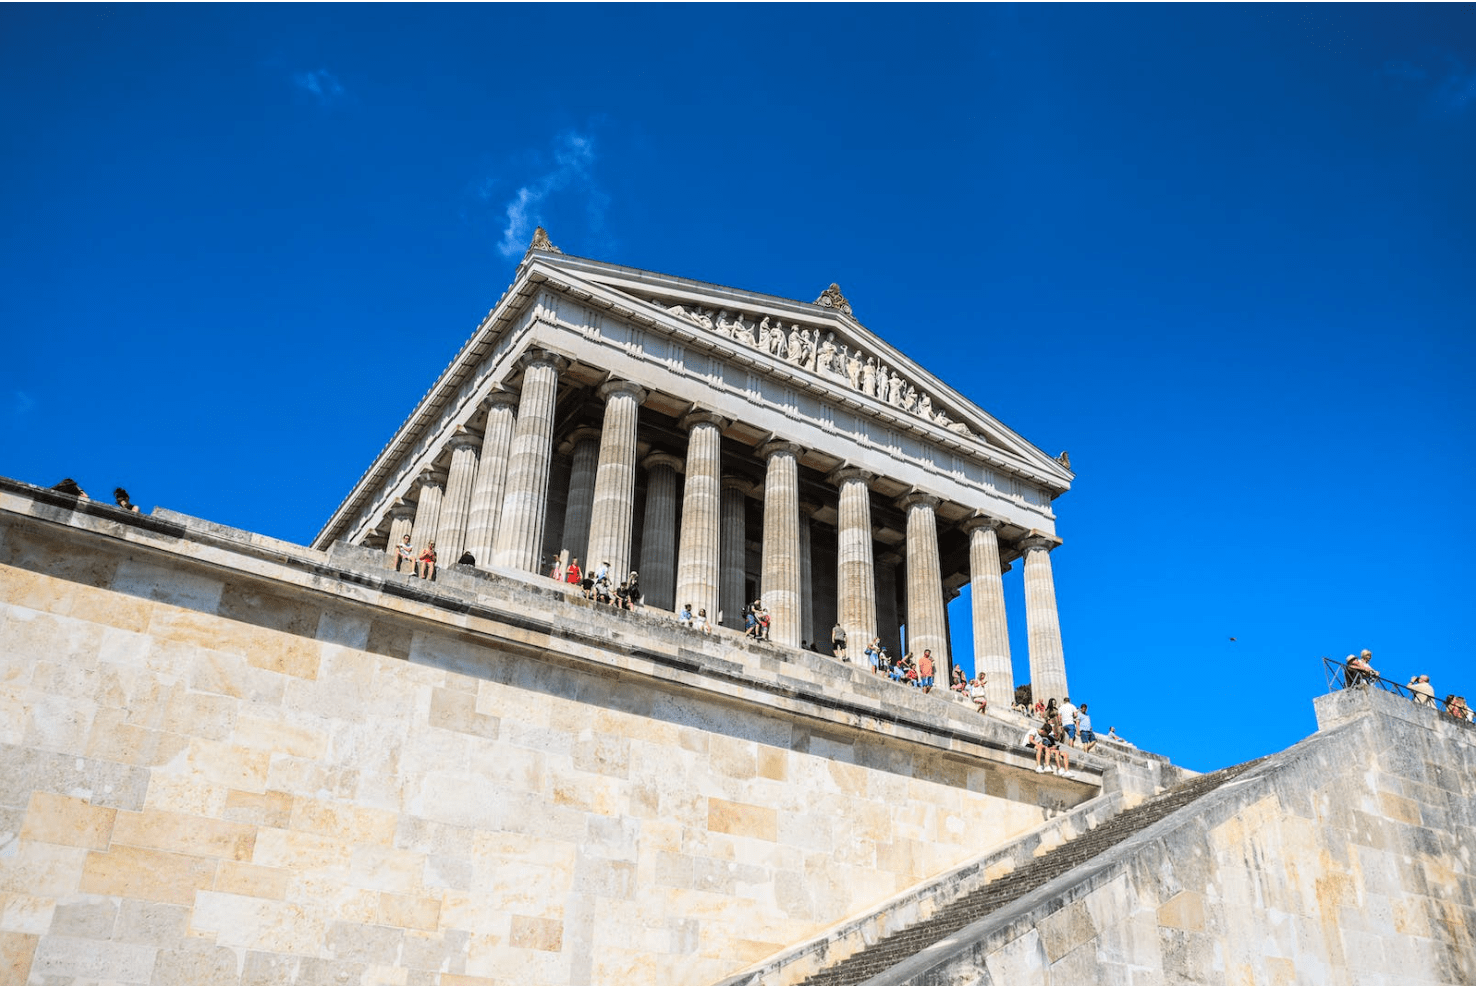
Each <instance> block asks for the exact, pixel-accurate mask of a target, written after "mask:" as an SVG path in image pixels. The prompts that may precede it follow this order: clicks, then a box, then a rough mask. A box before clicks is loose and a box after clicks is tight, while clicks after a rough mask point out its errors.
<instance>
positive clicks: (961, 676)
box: [948, 664, 969, 695]
mask: <svg viewBox="0 0 1476 986" xmlns="http://www.w3.org/2000/svg"><path fill="white" fill-rule="evenodd" d="M948 687H949V689H950V690H952V691H955V692H958V693H959V694H960V695H967V694H968V691H969V676H968V673H967V672H965V671H964V669H963V665H962V664H955V665H954V666H953V680H952V681H950V682H949V683H948Z"/></svg>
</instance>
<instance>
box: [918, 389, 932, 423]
mask: <svg viewBox="0 0 1476 986" xmlns="http://www.w3.org/2000/svg"><path fill="white" fill-rule="evenodd" d="M917 414H918V417H922V418H927V419H928V420H929V421H932V420H933V399H932V398H931V397H929V396H928V395H927V394H923V395H922V397H921V398H919V399H918V402H917Z"/></svg>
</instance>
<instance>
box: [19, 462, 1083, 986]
mask: <svg viewBox="0 0 1476 986" xmlns="http://www.w3.org/2000/svg"><path fill="white" fill-rule="evenodd" d="M353 550H354V551H357V550H358V549H353ZM350 554H352V552H350ZM354 557H356V558H359V559H360V560H361V561H362V560H364V559H368V563H371V564H374V565H377V564H379V562H378V559H377V558H376V557H375V556H374V555H373V554H372V553H363V554H361V555H355V556H354ZM365 571H369V572H370V574H355V573H354V571H353V570H352V566H350V567H349V568H347V569H346V568H343V567H341V566H340V567H339V568H336V569H333V568H331V567H327V566H325V556H324V555H323V554H321V553H318V552H311V551H308V550H307V549H303V548H300V547H296V546H292V545H287V544H284V543H281V542H275V541H272V540H270V539H266V538H261V537H259V536H256V535H249V534H246V533H245V532H240V531H231V530H230V529H225V528H216V527H214V526H213V525H202V524H200V523H199V522H190V521H189V519H188V518H181V517H179V516H178V515H169V514H167V512H160V513H156V515H155V516H154V517H152V518H142V519H138V518H127V519H126V521H125V520H114V519H111V518H110V516H109V514H108V511H107V509H105V508H99V507H88V508H86V509H85V510H84V509H83V508H81V507H78V508H76V510H75V511H74V510H73V509H71V508H68V507H66V506H64V505H57V504H55V503H49V502H47V501H46V498H45V497H43V496H40V494H39V492H38V494H37V496H36V497H35V498H29V497H28V496H26V495H22V494H19V493H16V492H15V491H13V490H5V491H0V982H3V983H7V984H8V983H31V984H47V986H54V984H62V983H82V982H88V983H98V982H107V983H130V984H132V983H138V984H145V983H151V984H157V986H175V984H180V986H183V984H189V986H194V984H203V983H210V984H227V983H228V984H243V986H244V984H250V986H265V984H271V986H278V984H285V983H300V984H317V983H355V984H400V986H425V984H442V986H492V984H517V986H537V984H558V986H564V984H583V983H602V984H615V983H620V984H624V983H634V982H642V983H662V984H678V986H680V984H699V983H710V982H713V981H716V980H718V979H720V978H722V977H723V976H724V975H726V974H728V973H730V972H733V971H735V970H737V969H739V968H741V967H743V966H745V965H747V964H749V963H751V962H753V961H755V960H757V959H760V958H762V957H763V956H765V955H767V954H770V953H772V952H774V951H776V950H778V949H780V948H781V947H784V946H786V945H789V944H790V943H793V942H795V941H798V940H801V939H803V938H805V937H807V936H809V935H812V934H814V933H816V932H818V931H819V930H821V929H823V928H824V927H826V926H828V925H830V924H833V923H835V922H837V921H840V920H842V919H843V918H845V917H847V916H848V915H851V914H854V913H856V912H858V911H861V910H863V909H865V908H866V907H868V906H871V905H874V904H875V903H877V902H878V901H881V900H882V899H884V898H886V897H888V896H889V895H891V894H894V893H896V892H899V891H901V890H903V889H904V888H906V887H908V886H911V885H913V884H915V883H917V882H919V881H921V880H923V879H925V878H927V877H928V876H930V875H933V874H936V873H939V872H942V871H944V870H946V869H948V868H949V867H952V866H955V865H957V864H959V863H961V862H963V861H965V860H967V859H970V858H973V857H975V856H978V855H979V854H981V853H983V852H985V851H987V850H989V849H990V848H992V847H995V846H998V845H1000V844H1002V843H1004V842H1006V841H1008V840H1009V839H1011V838H1013V837H1015V836H1017V835H1019V834H1021V833H1023V832H1025V831H1027V830H1029V829H1031V828H1032V827H1034V826H1037V825H1039V824H1040V823H1041V822H1042V821H1043V820H1044V819H1046V818H1047V817H1048V815H1049V814H1050V813H1051V812H1052V811H1053V810H1055V807H1059V806H1065V805H1072V804H1076V803H1080V802H1081V801H1082V800H1084V799H1085V798H1087V797H1090V796H1091V795H1093V794H1095V793H1097V792H1098V791H1099V790H1100V779H1099V776H1100V767H1098V768H1092V767H1091V766H1090V764H1088V767H1087V776H1086V778H1085V779H1083V780H1077V781H1075V782H1067V781H1062V780H1060V779H1056V778H1046V777H1040V776H1038V775H1036V774H1034V773H1033V772H1032V771H1029V770H1027V769H1024V768H1023V763H1024V761H1023V758H1021V757H1020V755H1019V754H1017V753H1014V752H1011V753H1009V754H1007V755H1006V754H1005V753H1000V752H998V751H995V752H994V753H993V754H992V759H991V758H990V757H989V756H983V755H981V752H988V748H989V745H990V744H991V743H993V742H994V740H992V739H991V738H990V735H989V733H988V730H987V729H984V727H982V726H976V725H974V724H973V723H971V722H965V723H964V725H966V726H967V727H968V728H970V729H974V730H976V733H974V734H965V733H962V732H959V731H958V730H961V729H963V728H964V727H963V726H959V727H957V728H956V729H955V727H952V726H948V725H947V723H948V717H949V716H955V715H957V713H956V712H954V711H953V710H951V709H949V708H947V706H948V705H949V704H950V703H947V702H946V701H942V700H939V701H938V702H937V708H938V709H940V710H943V711H941V712H940V713H939V714H938V715H939V719H940V721H941V723H942V725H939V726H937V727H936V728H937V730H938V732H937V733H936V735H932V734H925V731H924V730H922V727H920V726H910V725H908V722H909V721H912V720H910V719H909V718H908V717H909V716H914V714H915V712H916V711H917V710H918V709H921V710H923V711H927V710H928V709H930V708H931V706H928V705H926V704H924V705H920V706H916V708H915V709H914V708H912V707H907V708H904V707H900V706H898V707H892V706H889V705H888V704H887V701H882V700H878V701H877V702H873V703H872V704H873V705H874V706H875V709H876V713H875V714H876V715H877V716H878V718H877V719H875V720H874V721H863V720H862V719H861V718H860V717H858V716H857V715H856V714H855V713H854V712H846V711H844V710H840V711H837V710H831V712H829V713H826V715H829V716H830V718H829V719H827V718H825V717H824V716H823V715H821V713H820V712H813V713H812V714H809V715H801V714H799V712H798V711H797V710H798V709H800V708H801V707H802V706H803V707H805V708H812V707H813V708H819V706H818V705H816V702H817V701H818V700H817V699H806V700H805V701H806V702H809V703H810V704H809V705H804V703H802V702H801V701H800V699H799V698H797V697H795V696H797V695H799V692H800V691H801V690H803V689H804V688H809V689H811V690H812V691H815V692H816V693H817V694H818V695H820V696H821V697H823V691H821V690H819V689H817V688H816V687H815V686H814V684H813V681H816V680H821V679H820V678H819V677H817V676H821V675H824V674H831V673H832V672H831V670H830V669H829V667H828V666H826V665H823V664H820V663H816V664H815V665H814V666H813V667H810V666H808V665H807V666H804V667H786V666H782V662H774V661H772V660H770V659H768V658H765V657H762V655H761V653H760V652H759V651H754V652H753V653H755V654H760V656H758V657H753V656H750V655H748V654H747V652H745V654H744V655H741V656H740V657H741V659H739V658H735V659H734V661H727V660H725V659H724V658H723V657H722V651H721V648H720V647H719V645H718V644H717V643H715V642H714V641H710V640H699V639H694V637H693V635H692V634H691V633H690V632H688V631H681V630H676V629H672V630H670V631H664V630H660V629H659V628H658V629H651V628H649V627H644V626H642V625H640V623H639V619H636V620H635V621H633V622H627V623H626V624H618V625H616V627H617V628H616V629H615V630H611V629H610V627H611V626H612V624H611V623H610V620H609V617H611V616H612V615H613V614H608V613H601V614H595V613H593V612H592V611H591V609H590V607H589V606H588V605H585V604H582V603H577V602H568V601H566V600H563V599H561V598H555V597H554V596H553V595H551V594H550V593H544V592H541V591H540V592H533V591H531V590H530V591H527V592H525V593H524V594H523V595H522V596H515V599H516V601H517V605H507V606H505V607H504V610H505V612H504V613H503V614H502V616H500V617H496V618H493V617H492V616H489V615H487V613H485V612H482V611H479V610H477V608H476V606H475V605H474V604H475V602H476V600H477V599H478V598H480V597H478V596H476V595H475V594H474V593H469V592H468V593H458V592H456V591H454V590H453V588H452V584H453V583H455V581H456V580H455V578H454V577H452V576H450V575H448V577H447V579H446V580H445V582H446V584H445V585H444V586H440V587H436V588H434V593H436V594H438V595H437V596H436V598H435V599H428V598H427V597H425V596H424V593H425V592H429V591H431V587H424V588H421V587H417V586H415V585H411V584H410V583H409V581H408V580H403V579H401V580H400V581H399V582H397V581H396V577H392V576H386V575H385V574H384V573H383V572H382V571H380V570H377V569H374V570H368V569H366V570H365ZM401 583H403V587H402V586H401ZM515 588H516V587H514V589H515ZM507 591H514V590H507ZM558 607H563V608H562V609H560V608H558ZM545 610H546V611H547V612H549V613H554V614H559V613H562V614H565V615H564V616H562V617H551V618H549V619H543V618H542V617H541V616H540V615H539V614H540V613H542V612H544V611H545ZM561 620H562V621H563V622H564V623H565V624H567V626H563V627H561V626H560V621H561ZM581 621H582V622H581ZM621 627H625V628H626V629H621ZM663 633H666V634H667V636H665V637H663V636H662V634H663ZM600 637H603V640H600V639H598V638H600ZM592 639H593V640H594V643H591V640H592ZM633 640H642V641H645V642H646V643H644V644H642V645H641V647H645V648H646V649H645V650H642V649H641V647H637V646H636V645H635V644H634V643H632V641H633ZM766 662H767V663H766ZM832 663H833V662H832ZM834 673H836V674H841V673H844V674H850V673H851V671H850V670H849V669H846V670H844V671H843V672H842V671H839V670H838V671H836V672H834ZM724 676H726V677H724ZM786 676H788V677H786ZM785 682H789V684H784V683H785ZM863 684H868V685H869V683H865V682H863ZM760 687H766V688H769V689H770V692H768V693H766V694H769V695H770V698H769V700H767V702H766V703H760V702H757V701H755V700H754V699H753V697H752V695H753V694H757V693H756V692H755V691H754V690H755V689H758V688H760ZM786 689H787V690H786ZM878 694H880V693H878ZM775 696H777V697H775ZM786 696H788V697H786ZM922 698H928V697H926V696H911V695H909V696H907V699H906V701H907V702H911V703H916V702H918V701H920V700H921V699H922ZM862 700H864V698H863V699H858V701H862ZM866 701H869V700H866ZM928 701H933V699H931V698H929V699H928ZM975 718H982V717H975ZM960 722H964V721H963V720H960ZM863 727H864V728H863ZM949 730H953V732H950V731H949ZM979 730H983V731H982V732H979ZM1004 732H1005V733H1007V734H1012V733H1013V732H1014V730H1013V729H1012V728H1006V729H1005V730H1004ZM929 735H931V738H929ZM949 736H952V737H953V738H952V739H949V738H948V737H949ZM940 737H942V738H940ZM971 750H972V751H973V752H970V751H971ZM1011 758H1014V760H1012V759H1011ZM1015 761H1019V762H1018V763H1016V762H1015ZM1094 769H1095V770H1096V774H1095V775H1093V773H1092V771H1093V770H1094Z"/></svg>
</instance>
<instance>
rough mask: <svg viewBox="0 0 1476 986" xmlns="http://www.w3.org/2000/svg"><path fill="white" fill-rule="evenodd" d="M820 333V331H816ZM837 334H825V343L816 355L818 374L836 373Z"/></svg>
mask: <svg viewBox="0 0 1476 986" xmlns="http://www.w3.org/2000/svg"><path fill="white" fill-rule="evenodd" d="M816 331H817V332H818V331H819V330H818V329H817V330H816ZM835 353H836V350H835V333H834V332H827V333H825V341H824V342H822V343H821V344H820V348H819V350H818V351H817V353H816V355H815V370H816V372H818V373H824V374H833V373H834V372H835Z"/></svg>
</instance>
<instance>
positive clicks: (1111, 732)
mask: <svg viewBox="0 0 1476 986" xmlns="http://www.w3.org/2000/svg"><path fill="white" fill-rule="evenodd" d="M1107 738H1108V739H1110V740H1117V742H1119V743H1121V744H1122V745H1123V746H1132V745H1133V743H1132V741H1131V740H1125V739H1123V738H1122V737H1121V736H1119V735H1117V727H1116V726H1108V727H1107Z"/></svg>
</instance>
